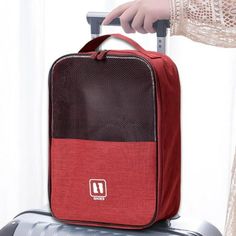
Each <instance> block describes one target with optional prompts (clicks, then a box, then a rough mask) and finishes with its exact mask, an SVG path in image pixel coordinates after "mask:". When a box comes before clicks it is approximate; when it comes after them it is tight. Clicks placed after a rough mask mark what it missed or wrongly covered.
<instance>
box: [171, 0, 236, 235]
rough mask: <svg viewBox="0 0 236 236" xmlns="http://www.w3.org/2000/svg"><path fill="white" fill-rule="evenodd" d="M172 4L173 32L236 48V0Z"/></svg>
mask: <svg viewBox="0 0 236 236" xmlns="http://www.w3.org/2000/svg"><path fill="white" fill-rule="evenodd" d="M170 3H171V35H184V36H186V37H188V38H191V39H193V40H194V41H198V42H202V43H206V44H210V45H215V46H221V47H236V0H170ZM235 235H236V234H235Z"/></svg>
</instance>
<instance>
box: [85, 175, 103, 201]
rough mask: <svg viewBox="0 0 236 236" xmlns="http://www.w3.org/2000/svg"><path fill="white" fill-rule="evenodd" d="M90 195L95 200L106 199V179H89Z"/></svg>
mask: <svg viewBox="0 0 236 236" xmlns="http://www.w3.org/2000/svg"><path fill="white" fill-rule="evenodd" d="M89 191H90V196H91V197H92V198H93V200H105V198H106V196H107V184H106V180H105V179H90V180H89Z"/></svg>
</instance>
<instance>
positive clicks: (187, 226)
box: [0, 211, 222, 236]
mask: <svg viewBox="0 0 236 236" xmlns="http://www.w3.org/2000/svg"><path fill="white" fill-rule="evenodd" d="M76 235H77V236H110V235H114V236H115V235H117V236H144V235H148V236H222V235H221V233H220V232H219V231H218V230H217V229H216V228H215V227H214V226H213V225H211V224H209V223H207V222H198V221H196V220H195V221H191V220H190V219H182V218H181V217H175V218H173V219H171V220H167V221H162V222H158V223H156V224H154V225H153V226H152V227H150V228H148V229H145V230H138V231H137V230H136V231H135V230H120V229H107V228H100V227H87V226H86V227H85V226H75V225H66V224H63V223H61V222H58V221H56V220H55V219H54V218H53V217H52V216H51V214H50V213H49V212H46V211H28V212H23V213H21V214H20V215H18V216H16V217H15V219H13V220H12V221H11V222H10V223H9V224H8V225H6V226H5V227H4V228H3V229H2V230H0V236H76Z"/></svg>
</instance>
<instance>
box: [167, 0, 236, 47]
mask: <svg viewBox="0 0 236 236" xmlns="http://www.w3.org/2000/svg"><path fill="white" fill-rule="evenodd" d="M170 3H171V14H170V15H171V16H170V20H171V35H183V36H186V37H188V38H190V39H192V40H194V41H198V42H202V43H206V44H210V45H215V46H221V47H236V1H235V0H170Z"/></svg>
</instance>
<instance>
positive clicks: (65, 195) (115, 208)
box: [50, 139, 157, 226]
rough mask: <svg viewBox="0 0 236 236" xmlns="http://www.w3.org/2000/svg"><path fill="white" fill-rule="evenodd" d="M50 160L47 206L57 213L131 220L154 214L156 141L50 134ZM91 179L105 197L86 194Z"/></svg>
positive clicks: (144, 222) (66, 216)
mask: <svg viewBox="0 0 236 236" xmlns="http://www.w3.org/2000/svg"><path fill="white" fill-rule="evenodd" d="M50 160H51V162H50V165H51V209H52V212H53V214H54V215H55V216H56V217H57V218H58V219H60V220H71V221H73V220H75V221H80V220H81V221H83V222H84V224H86V222H90V224H91V223H92V222H93V223H94V225H96V222H101V223H102V222H103V223H112V224H113V225H114V224H121V225H122V224H123V225H131V226H133V225H136V226H142V225H147V224H149V223H150V222H151V221H152V220H153V217H154V214H155V211H156V175H157V173H156V166H157V163H156V142H107V141H90V140H80V139H52V140H51V157H50ZM90 179H96V180H98V181H97V182H96V181H95V184H94V188H93V187H92V188H93V190H92V192H93V194H94V191H95V195H96V194H97V195H99V193H100V192H101V193H102V196H105V195H107V196H106V197H105V200H94V199H93V197H91V196H90V187H91V186H89V180H90ZM99 180H101V181H100V187H99ZM103 180H105V182H106V194H105V192H104V188H105V185H104V182H103ZM92 183H93V181H92Z"/></svg>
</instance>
